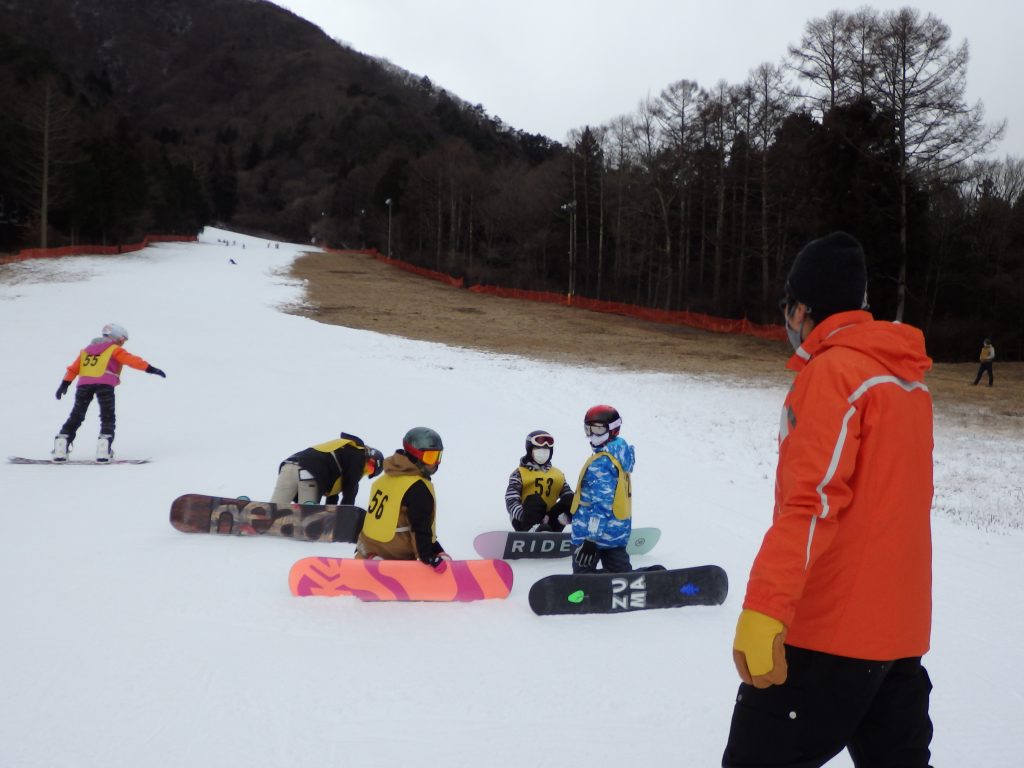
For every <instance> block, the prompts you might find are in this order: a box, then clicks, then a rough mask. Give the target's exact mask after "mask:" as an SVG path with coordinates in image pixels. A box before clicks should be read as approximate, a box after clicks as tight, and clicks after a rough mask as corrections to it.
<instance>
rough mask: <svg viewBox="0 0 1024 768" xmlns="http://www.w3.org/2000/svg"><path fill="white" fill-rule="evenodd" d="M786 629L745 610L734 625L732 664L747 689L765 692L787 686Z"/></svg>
mask: <svg viewBox="0 0 1024 768" xmlns="http://www.w3.org/2000/svg"><path fill="white" fill-rule="evenodd" d="M785 640H786V626H785V624H783V623H782V622H781V621H779V620H778V619H773V618H772V617H771V616H766V615H765V614H763V613H758V612H757V611H751V610H744V611H743V612H742V613H740V618H739V621H737V622H736V639H735V640H733V643H732V660H733V661H734V662H735V664H736V671H737V672H739V673H740V678H741V679H742V680H743V682H744V683H746V684H747V685H752V686H754V687H755V688H767V687H768V686H770V685H781V684H782V683H784V682H786V675H787V674H788V672H789V669H788V668H787V666H786V649H785V647H784V646H783V643H784V642H785Z"/></svg>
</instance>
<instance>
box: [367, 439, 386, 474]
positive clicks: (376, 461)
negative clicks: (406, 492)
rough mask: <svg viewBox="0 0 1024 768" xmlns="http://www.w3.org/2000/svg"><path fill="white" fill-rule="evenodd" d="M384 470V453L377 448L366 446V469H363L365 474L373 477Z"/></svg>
mask: <svg viewBox="0 0 1024 768" xmlns="http://www.w3.org/2000/svg"><path fill="white" fill-rule="evenodd" d="M383 471H384V454H383V453H381V452H380V451H378V450H377V449H376V448H371V447H370V446H366V469H365V470H364V471H363V474H364V475H366V477H369V478H371V479H372V478H374V477H376V476H377V475H379V474H380V473H381V472H383Z"/></svg>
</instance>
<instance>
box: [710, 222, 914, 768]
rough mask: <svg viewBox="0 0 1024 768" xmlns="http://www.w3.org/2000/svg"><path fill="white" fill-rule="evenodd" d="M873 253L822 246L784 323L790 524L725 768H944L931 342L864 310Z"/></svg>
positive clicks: (752, 634) (759, 583)
mask: <svg viewBox="0 0 1024 768" xmlns="http://www.w3.org/2000/svg"><path fill="white" fill-rule="evenodd" d="M866 282H867V281H866V269H865V261H864V252H863V250H862V248H861V246H860V244H859V243H858V242H857V241H856V240H855V239H854V238H853V237H851V236H850V235H848V234H846V233H844V232H835V233H833V234H831V235H828V236H827V237H823V238H821V239H819V240H815V241H813V242H811V243H809V244H808V245H807V246H805V247H804V248H803V249H802V250H801V251H800V253H799V254H797V257H796V260H795V262H794V263H793V266H792V269H791V270H790V273H789V279H788V280H787V282H786V297H785V300H784V312H785V321H786V329H787V333H788V334H789V337H790V342H791V344H792V345H793V348H794V349H795V350H796V354H794V355H793V357H792V358H791V359H790V361H789V366H788V367H789V368H791V369H793V370H795V371H796V372H797V376H796V379H795V380H794V381H793V385H792V388H791V389H790V392H789V394H788V396H787V397H786V401H785V405H784V407H783V413H782V421H781V425H780V433H779V463H778V469H777V472H776V482H775V511H774V516H773V520H772V525H771V528H769V529H768V532H767V533H766V534H765V536H764V540H763V542H762V544H761V549H760V551H759V552H758V554H757V557H756V559H755V560H754V564H753V567H752V568H751V571H750V579H749V581H748V582H747V592H746V598H745V600H744V602H743V611H742V613H741V614H740V617H739V621H738V623H737V626H736V638H735V641H734V643H733V658H734V660H735V663H736V668H737V671H738V672H739V675H740V678H741V679H742V680H743V683H742V684H741V685H740V689H739V694H738V696H737V698H736V704H735V707H734V710H733V717H732V727H731V729H730V733H729V741H728V744H727V746H726V749H725V754H724V755H723V758H722V765H723V766H730V767H733V766H755V765H756V766H800V767H801V768H811V767H812V766H821V765H824V764H825V763H826V762H828V761H829V760H830V759H831V758H832V757H833V756H835V755H836V754H838V753H839V752H840V751H842V750H843V748H846V749H848V750H849V753H850V756H851V758H852V759H853V762H854V764H855V765H857V766H890V765H891V766H896V765H899V766H927V765H928V760H929V757H930V752H929V745H930V743H931V736H932V724H931V720H930V718H929V716H928V698H929V692H930V691H931V682H930V681H929V679H928V673H927V672H926V671H925V668H924V667H923V666H922V665H921V656H922V655H923V654H924V653H925V652H926V651H927V650H928V645H929V638H930V634H931V527H930V518H929V514H930V509H931V500H932V401H931V395H930V393H929V392H928V388H927V387H926V386H925V384H924V375H925V372H926V371H927V370H928V369H929V368H930V367H931V360H930V359H929V358H928V356H927V355H926V353H925V347H924V337H923V335H922V334H921V332H920V331H918V330H917V329H916V328H912V327H910V326H908V325H902V324H899V323H888V322H881V321H877V320H874V319H873V318H872V317H871V315H870V314H869V313H868V312H866V311H864V309H863V307H864V306H865V288H866Z"/></svg>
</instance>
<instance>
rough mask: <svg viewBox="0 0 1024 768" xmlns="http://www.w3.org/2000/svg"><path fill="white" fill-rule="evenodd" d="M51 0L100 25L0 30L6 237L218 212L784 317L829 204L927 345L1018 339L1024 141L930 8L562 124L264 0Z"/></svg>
mask: <svg viewBox="0 0 1024 768" xmlns="http://www.w3.org/2000/svg"><path fill="white" fill-rule="evenodd" d="M38 2H43V3H44V4H45V5H46V9H45V11H46V13H47V14H49V15H50V16H53V17H54V18H56V16H55V14H57V13H58V12H61V13H65V14H68V15H67V18H68V19H71V20H74V19H79V20H81V19H86V18H89V19H91V23H94V24H95V30H92V31H90V30H89V29H85V28H81V29H78V28H71V27H69V28H68V34H69V35H71V36H70V37H68V38H67V39H66V40H64V41H63V44H62V41H61V38H60V37H59V35H60V34H62V30H63V29H64V26H63V25H55V26H54V28H53V29H52V30H50V31H49V32H48V33H47V34H46V35H40V34H39V31H38V30H39V25H38V23H30V22H31V21H32V18H31V16H30V14H31V13H35V12H36V11H33V10H31V9H32V8H35V7H36V6H35V5H32V4H29V5H27V6H26V8H25V9H24V13H23V14H22V15H21V16H18V15H12V16H8V17H6V18H5V19H4V25H5V26H6V27H7V28H8V29H14V28H15V26H16V24H18V23H19V19H24V20H25V21H24V23H23V26H22V28H21V29H20V30H19V32H20V33H21V34H22V35H23V36H29V35H33V34H35V35H36V37H35V38H34V41H35V45H34V46H33V45H32V44H29V43H28V42H26V40H25V38H24V37H22V38H18V37H15V36H13V35H10V36H9V35H7V34H5V33H4V32H3V31H0V100H2V102H3V103H4V105H5V109H4V110H0V251H2V250H13V249H16V248H20V247H29V246H39V245H64V244H68V243H75V242H81V243H86V242H88V243H113V242H128V241H130V240H132V239H135V238H137V237H138V236H140V235H141V234H145V233H149V232H156V233H168V234H171V233H178V234H181V233H190V232H196V231H198V230H199V229H200V228H201V227H202V226H204V225H205V224H221V225H224V226H229V227H233V228H236V229H240V230H246V231H251V232H258V233H267V234H273V235H274V236H277V237H281V238H287V239H291V240H296V241H299V242H309V241H313V242H316V243H320V244H328V245H335V246H342V247H357V248H361V247H375V248H377V249H378V250H380V251H381V252H390V253H391V254H392V255H394V256H396V257H399V258H402V259H405V260H408V261H411V262H413V263H416V264H419V265H422V266H426V267H429V268H431V269H436V270H439V271H443V272H446V273H449V274H455V275H459V276H462V277H464V278H465V279H466V280H467V282H469V283H491V284H498V285H505V286H510V287H517V288H527V289H537V290H548V291H554V292H559V293H563V294H567V295H574V296H586V297H592V298H596V299H600V300H610V301H624V302H629V303H634V304H639V305H642V306H650V307H656V308H663V309H686V310H691V311H697V312H705V313H709V314H713V315H718V316H723V317H743V316H745V317H747V318H749V319H751V320H754V321H757V322H777V321H778V319H779V318H778V309H777V301H778V299H779V297H780V295H781V293H782V290H783V282H784V279H785V272H786V269H787V268H788V265H789V263H790V261H791V260H792V257H793V255H794V254H795V252H796V250H797V249H798V248H799V247H800V246H801V245H802V244H803V243H805V242H806V241H808V240H810V239H812V238H814V237H817V236H820V235H822V234H824V233H826V232H828V231H830V230H833V229H844V230H847V231H849V232H851V233H852V234H854V235H855V236H857V237H858V238H859V239H860V240H861V241H862V242H863V243H864V246H865V248H866V251H867V253H868V259H869V264H868V268H869V300H870V303H871V308H872V311H873V312H874V313H875V314H876V316H878V317H881V318H885V319H901V320H905V321H907V322H910V323H913V324H915V325H918V326H920V327H921V328H923V329H924V331H925V333H926V335H927V337H928V341H929V350H930V351H931V353H932V354H933V355H935V356H936V357H939V358H941V359H967V358H969V357H973V356H974V355H975V354H976V351H977V350H976V347H977V345H978V341H979V340H980V339H981V338H982V337H984V336H990V337H992V338H993V339H994V340H996V342H997V346H998V348H999V350H1000V356H1001V357H1004V358H1005V357H1016V358H1018V359H1020V358H1024V312H1022V311H1021V307H1022V301H1024V204H1022V203H1021V192H1022V190H1024V162H1022V160H1021V159H1019V158H1012V157H1006V158H1005V159H1003V160H994V159H991V153H992V150H993V149H994V147H995V146H997V142H998V139H999V137H1000V134H1001V130H1002V126H1001V125H999V124H996V125H988V124H986V123H985V121H984V116H983V114H982V110H981V106H980V104H979V105H968V104H967V103H966V102H965V97H964V88H965V82H966V75H967V63H968V49H967V45H966V43H963V44H960V45H956V44H954V43H953V42H952V41H951V36H950V30H949V28H948V27H947V26H946V25H945V24H944V23H942V22H941V21H940V20H939V19H937V18H935V17H934V16H932V15H923V14H921V13H919V12H917V11H914V10H912V9H903V10H900V11H892V12H885V13H880V12H877V11H875V10H872V9H870V8H863V9H861V10H858V11H856V12H852V13H846V12H840V11H835V12H832V13H829V14H828V15H826V16H824V17H822V18H818V19H812V20H810V21H808V22H807V24H806V25H805V27H804V30H803V34H802V36H801V38H800V40H799V42H798V43H797V44H795V45H793V46H792V47H790V48H789V50H788V51H787V53H786V55H785V57H784V58H783V59H782V61H781V62H780V63H778V64H769V63H765V64H761V65H760V66H758V67H756V68H754V69H753V70H752V71H751V72H750V75H749V77H748V78H747V79H746V80H745V81H744V82H742V83H738V84H729V83H726V82H719V83H717V84H715V85H714V86H713V87H704V86H701V85H699V84H697V83H694V82H691V81H688V80H680V81H678V82H675V83H671V84H669V85H668V86H667V87H666V88H665V89H664V90H663V91H662V92H661V93H660V94H659V95H658V96H656V97H649V98H647V99H644V100H643V101H641V102H640V104H639V105H638V107H637V109H636V110H635V112H633V113H631V114H627V115H621V116H618V117H616V118H614V119H612V120H609V121H608V122H607V123H605V124H603V125H598V126H586V127H582V128H580V129H579V130H576V131H573V132H572V134H571V135H570V136H569V137H568V140H567V142H566V143H565V144H564V145H563V144H559V143H556V142H553V141H551V140H550V139H548V138H546V137H543V136H537V135H532V134H529V133H525V132H522V131H518V130H516V129H514V128H513V127H511V126H508V125H505V124H504V123H503V122H502V121H501V120H500V119H498V118H497V117H493V116H490V115H488V114H487V113H486V111H485V109H484V108H483V106H482V105H473V104H469V103H467V102H465V101H463V100H461V99H459V98H458V97H457V96H455V95H454V94H451V93H450V92H448V91H446V90H445V89H443V88H441V87H438V86H437V85H435V84H434V83H433V82H431V81H430V79H429V78H427V77H423V76H421V75H416V74H413V73H410V72H407V71H405V70H403V69H401V68H399V67H396V66H394V65H392V64H391V63H390V62H388V61H386V60H382V59H371V58H369V57H365V56H363V55H362V54H359V53H358V52H355V51H353V50H351V49H350V48H348V47H347V46H345V45H344V44H343V43H339V42H337V41H331V40H329V39H328V38H326V36H324V35H323V34H322V32H320V31H319V30H317V29H316V28H314V27H312V26H311V25H309V24H308V23H305V22H302V21H301V20H299V19H297V18H295V17H293V16H292V15H291V14H288V13H287V12H285V11H282V10H281V9H279V8H276V7H274V6H272V5H270V4H269V3H249V2H236V0H216V1H215V2H214V1H213V0H202V1H200V0H168V2H167V3H166V4H163V5H159V6H153V7H152V8H151V7H149V6H144V7H140V8H139V10H138V13H133V14H131V15H128V16H126V15H125V14H124V13H123V12H121V11H118V10H117V9H118V8H119V7H120V6H118V5H117V4H112V5H110V6H109V8H108V7H107V6H105V5H104V6H97V9H96V10H97V13H98V14H105V13H108V12H109V13H110V15H109V16H104V15H98V16H96V17H95V18H92V17H84V16H81V15H80V14H79V15H76V14H75V13H74V9H73V4H72V3H70V2H68V1H67V0H37V3H38ZM2 10H3V9H0V11H2ZM172 11H173V13H172ZM152 14H157V16H154V17H152V18H151V15H152ZM160 14H163V15H160ZM167 14H171V15H170V16H167V18H172V17H173V20H174V23H173V24H171V25H170V26H168V25H167V23H166V18H165V16H166V15H167ZM0 16H2V14H0ZM227 20H230V21H227ZM119 25H123V27H124V28H123V29H119ZM0 29H2V27H0ZM90 34H91V35H99V36H100V37H96V38H95V39H93V38H92V37H90V36H89V35H90ZM111 35H118V37H117V38H116V40H117V45H112V46H106V47H104V48H103V50H104V51H105V52H106V54H105V55H107V56H108V59H106V60H104V61H92V60H88V59H87V58H86V57H84V56H83V55H82V53H81V51H82V50H87V51H91V50H99V46H98V43H97V41H98V40H100V39H102V40H107V38H108V37H109V36H111ZM160 35H164V37H160ZM105 45H106V44H105ZM47 46H49V47H47ZM75 46H77V48H76V47H75ZM76 51H77V54H76ZM152 51H158V52H167V53H166V56H167V58H166V59H163V60H161V59H158V58H151V55H155V54H152ZM296 51H298V52H299V53H298V54H296ZM118 56H119V57H120V58H117V57H118ZM110 57H114V58H110ZM166 61H175V62H183V63H185V64H187V65H188V67H189V68H188V69H184V68H183V69H182V70H181V71H176V70H174V69H170V70H169V69H167V66H166V63H165V62H166ZM131 78H134V80H133V79H131ZM140 100H144V101H140Z"/></svg>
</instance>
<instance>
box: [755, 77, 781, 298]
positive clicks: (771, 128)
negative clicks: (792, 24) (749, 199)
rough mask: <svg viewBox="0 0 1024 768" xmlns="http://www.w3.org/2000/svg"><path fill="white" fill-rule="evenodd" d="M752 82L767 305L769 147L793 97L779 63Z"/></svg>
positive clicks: (770, 273) (771, 277) (769, 284)
mask: <svg viewBox="0 0 1024 768" xmlns="http://www.w3.org/2000/svg"><path fill="white" fill-rule="evenodd" d="M749 85H750V88H751V90H752V91H753V92H754V93H755V94H756V97H755V98H756V101H755V105H756V110H755V113H754V115H755V116H754V134H753V139H754V142H755V146H757V148H758V149H759V150H760V152H761V301H762V303H763V304H764V305H765V306H767V304H768V302H769V301H770V298H771V292H772V289H773V287H774V284H775V274H774V271H773V269H772V258H771V253H772V249H771V236H770V231H769V226H770V220H771V219H770V215H769V214H770V213H771V211H770V207H771V206H770V201H769V194H770V189H771V183H770V175H769V172H768V150H769V148H770V146H771V144H772V141H773V139H774V137H775V131H776V130H778V128H779V126H780V125H781V124H782V121H783V119H784V118H785V117H786V115H787V114H788V112H789V97H788V96H787V95H786V93H787V91H786V80H785V75H784V73H783V70H782V67H781V66H779V65H777V64H768V63H764V64H761V65H760V66H758V67H757V68H756V69H754V70H753V71H752V72H751V73H750V81H749Z"/></svg>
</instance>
